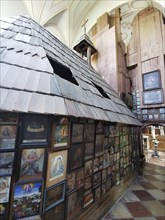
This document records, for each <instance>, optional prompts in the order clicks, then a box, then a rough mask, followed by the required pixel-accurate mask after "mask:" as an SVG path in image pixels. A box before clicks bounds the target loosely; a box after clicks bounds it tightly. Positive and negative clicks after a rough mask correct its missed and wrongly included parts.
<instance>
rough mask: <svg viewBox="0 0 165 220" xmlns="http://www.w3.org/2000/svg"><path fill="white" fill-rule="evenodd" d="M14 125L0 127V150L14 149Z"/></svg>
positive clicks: (15, 131) (15, 127) (15, 129)
mask: <svg viewBox="0 0 165 220" xmlns="http://www.w3.org/2000/svg"><path fill="white" fill-rule="evenodd" d="M16 134H17V126H16V125H0V150H1V149H13V148H15V141H16Z"/></svg>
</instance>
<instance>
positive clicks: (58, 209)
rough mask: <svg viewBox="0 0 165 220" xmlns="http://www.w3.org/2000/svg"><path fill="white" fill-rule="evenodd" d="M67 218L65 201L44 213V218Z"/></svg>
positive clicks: (49, 219)
mask: <svg viewBox="0 0 165 220" xmlns="http://www.w3.org/2000/svg"><path fill="white" fill-rule="evenodd" d="M51 219H58V220H64V219H65V202H61V203H59V204H58V205H56V206H54V207H53V208H51V209H49V210H48V211H46V212H45V213H44V220H51Z"/></svg>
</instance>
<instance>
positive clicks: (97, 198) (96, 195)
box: [95, 186, 101, 201]
mask: <svg viewBox="0 0 165 220" xmlns="http://www.w3.org/2000/svg"><path fill="white" fill-rule="evenodd" d="M100 198H101V186H98V187H97V188H95V201H98V200H99V199H100Z"/></svg>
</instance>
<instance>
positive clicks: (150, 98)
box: [143, 89, 164, 105]
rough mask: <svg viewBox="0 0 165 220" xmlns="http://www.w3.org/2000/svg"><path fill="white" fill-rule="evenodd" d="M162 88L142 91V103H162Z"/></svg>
mask: <svg viewBox="0 0 165 220" xmlns="http://www.w3.org/2000/svg"><path fill="white" fill-rule="evenodd" d="M163 100H164V98H163V90H162V89H157V90H150V91H144V92H143V104H144V105H152V104H153V105H154V104H161V103H163Z"/></svg>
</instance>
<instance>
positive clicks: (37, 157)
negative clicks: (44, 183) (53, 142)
mask: <svg viewBox="0 0 165 220" xmlns="http://www.w3.org/2000/svg"><path fill="white" fill-rule="evenodd" d="M44 155H45V149H44V148H32V149H22V155H21V166H20V180H27V179H40V178H42V177H43V168H44Z"/></svg>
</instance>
